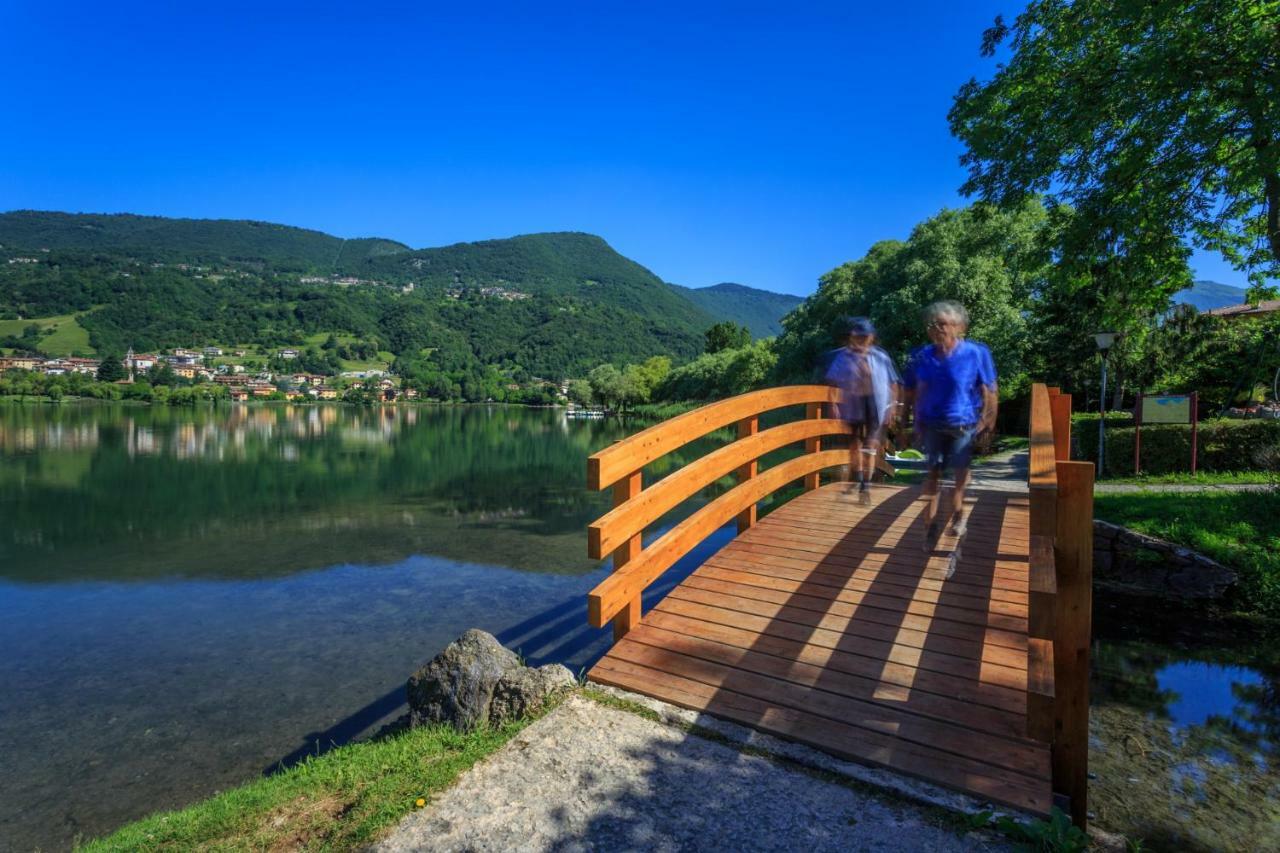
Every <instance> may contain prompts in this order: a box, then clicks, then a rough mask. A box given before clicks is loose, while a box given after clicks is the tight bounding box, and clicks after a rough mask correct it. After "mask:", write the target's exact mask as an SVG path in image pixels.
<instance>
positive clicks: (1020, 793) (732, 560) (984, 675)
mask: <svg viewBox="0 0 1280 853" xmlns="http://www.w3.org/2000/svg"><path fill="white" fill-rule="evenodd" d="M948 491H949V490H948ZM874 495H875V499H874V502H873V504H872V505H871V506H866V507H864V506H860V505H858V504H857V503H856V502H855V501H854V500H853V499H851V498H849V497H847V496H845V495H844V494H843V493H842V487H841V486H838V485H831V486H824V487H822V488H819V489H816V490H814V491H809V492H806V493H804V494H803V495H801V496H799V497H797V498H796V499H794V500H792V501H790V502H789V503H787V504H786V505H785V506H783V507H781V508H780V509H778V510H776V511H775V512H773V513H772V514H770V515H769V516H767V517H765V518H763V519H761V520H760V521H758V522H757V523H756V524H755V525H754V526H753V527H751V528H750V529H748V530H746V531H745V532H744V533H742V534H741V535H740V536H738V537H737V538H736V539H734V540H733V541H732V542H731V543H729V544H728V545H726V546H725V547H724V548H723V549H721V550H720V551H719V552H718V553H717V554H715V555H714V556H713V557H711V558H710V559H708V560H707V561H706V562H705V563H704V564H703V565H702V566H701V567H700V568H698V569H697V570H696V571H695V572H694V573H693V574H692V575H690V576H689V577H688V578H687V579H686V580H685V581H684V582H683V583H681V584H680V585H679V586H678V587H676V588H675V589H674V590H672V591H671V592H670V593H669V594H668V595H667V597H666V598H665V599H664V600H663V601H662V602H661V603H660V604H658V605H657V606H655V607H654V608H653V610H652V611H650V612H649V613H646V614H644V616H643V618H642V620H641V622H640V624H639V625H637V626H636V627H634V628H632V629H631V630H630V631H629V633H627V634H626V636H625V637H623V638H622V639H620V640H619V641H618V642H617V643H616V644H615V645H614V646H613V648H612V649H611V650H610V651H609V653H608V654H607V655H605V656H604V658H602V659H601V660H600V662H599V663H598V664H597V665H596V666H595V667H594V668H593V669H592V670H591V672H590V674H589V677H590V678H591V680H593V681H596V682H599V683H602V684H610V685H614V686H616V687H621V688H624V689H627V690H632V691H635V692H637V693H642V694H645V695H648V696H652V697H654V698H657V699H661V700H663V701H666V702H670V703H672V704H675V705H680V706H683V707H686V708H691V709H694V710H697V711H703V712H706V713H708V714H711V715H714V716H717V717H722V718H725V719H729V720H733V721H735V722H738V723H742V724H745V725H748V726H751V727H753V728H756V729H759V730H761V731H764V732H768V733H771V734H775V735H778V736H781V737H784V738H788V739H791V740H795V741H800V742H803V743H806V744H809V745H811V746H814V747H817V748H819V749H821V750H824V751H826V752H829V753H831V754H834V755H837V756H841V757H844V758H848V759H852V760H855V761H860V762H863V763H868V764H873V765H879V766H883V767H887V768H890V769H892V770H895V771H899V772H901V773H904V774H908V775H911V776H915V777H918V778H921V779H924V780H927V781H929V782H933V783H936V784H939V785H943V786H946V787H949V788H953V789H956V790H960V791H963V792H966V793H970V794H973V795H976V796H978V797H981V798H984V799H990V800H993V801H996V802H1000V803H1004V804H1007V805H1011V806H1015V807H1017V808H1021V809H1025V810H1027V811H1031V812H1035V813H1038V814H1047V813H1048V812H1049V809H1050V806H1051V804H1052V794H1051V785H1050V753H1049V746H1048V745H1047V744H1046V743H1042V742H1038V741H1035V740H1031V739H1029V738H1028V737H1027V736H1026V732H1027V699H1028V697H1027V659H1028V655H1027V645H1028V639H1027V636H1028V596H1029V589H1028V586H1029V581H1028V578H1029V551H1030V533H1029V508H1028V498H1027V496H1026V495H1025V494H1017V493H1012V494H1011V493H997V492H981V491H973V492H971V493H970V496H969V502H970V503H971V504H972V506H971V508H970V522H969V530H968V533H967V534H966V536H965V537H964V539H963V541H962V542H960V543H957V542H956V541H955V540H954V539H952V538H951V537H949V536H943V537H942V539H941V540H939V541H938V542H937V543H936V546H935V547H934V548H933V549H932V551H931V552H929V553H925V551H924V550H923V549H922V548H921V544H920V543H921V541H922V538H923V521H922V519H921V518H920V513H921V509H922V507H923V503H922V501H921V500H920V499H919V491H918V489H917V488H900V487H881V488H879V489H877V490H876V491H875V492H874ZM944 517H945V516H944ZM957 545H958V546H959V547H958V548H957Z"/></svg>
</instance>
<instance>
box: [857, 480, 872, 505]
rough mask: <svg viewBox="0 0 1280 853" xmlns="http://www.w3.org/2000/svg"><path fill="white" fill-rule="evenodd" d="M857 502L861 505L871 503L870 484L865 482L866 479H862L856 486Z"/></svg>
mask: <svg viewBox="0 0 1280 853" xmlns="http://www.w3.org/2000/svg"><path fill="white" fill-rule="evenodd" d="M858 503H860V504H862V505H863V506H870V505H871V486H870V485H868V484H867V481H866V480H863V481H862V483H861V485H859V486H858Z"/></svg>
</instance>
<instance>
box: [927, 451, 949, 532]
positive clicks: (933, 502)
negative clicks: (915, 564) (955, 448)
mask: <svg viewBox="0 0 1280 853" xmlns="http://www.w3.org/2000/svg"><path fill="white" fill-rule="evenodd" d="M942 439H943V436H942V434H941V433H940V432H939V431H938V430H936V429H931V428H930V427H927V426H926V427H925V428H924V463H925V470H926V472H927V473H926V474H925V478H924V496H925V498H926V500H925V505H924V523H925V549H926V550H927V549H928V548H929V547H930V540H932V539H933V537H934V535H936V533H937V530H936V525H937V517H938V492H939V491H940V488H939V481H940V480H941V478H942V466H943V465H944V464H945V463H946V448H944V447H943V445H942Z"/></svg>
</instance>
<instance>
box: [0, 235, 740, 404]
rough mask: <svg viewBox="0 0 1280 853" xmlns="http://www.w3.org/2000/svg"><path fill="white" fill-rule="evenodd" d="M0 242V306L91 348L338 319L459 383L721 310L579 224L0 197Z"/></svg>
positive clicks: (688, 325)
mask: <svg viewBox="0 0 1280 853" xmlns="http://www.w3.org/2000/svg"><path fill="white" fill-rule="evenodd" d="M0 246H3V249H4V254H5V255H6V256H7V257H6V258H5V260H14V263H3V264H0V321H4V320H8V321H10V322H11V324H20V323H25V322H26V321H28V320H31V319H35V318H49V317H59V318H62V317H67V316H68V315H70V316H72V317H73V318H74V322H76V323H78V324H79V325H80V326H81V327H83V329H85V330H87V332H88V337H89V342H90V344H91V346H92V347H93V348H94V349H96V350H97V351H98V352H123V351H124V350H125V349H126V348H128V347H130V346H132V347H134V348H135V349H138V350H149V349H156V348H165V347H174V346H201V345H210V344H217V345H220V346H224V347H225V346H229V345H230V346H235V345H246V344H250V345H252V344H256V345H260V346H263V347H268V346H269V347H276V346H290V345H293V346H298V345H303V344H305V343H307V342H308V341H309V340H310V342H312V343H314V342H315V341H316V340H319V339H323V338H324V337H325V336H326V335H333V336H335V338H338V339H341V340H342V341H344V342H349V343H351V344H352V345H354V346H358V347H359V348H361V349H362V350H363V351H365V352H368V351H384V352H387V351H389V352H390V353H392V354H394V355H395V356H396V369H397V370H399V371H400V372H402V373H404V374H405V375H414V376H417V377H418V378H419V379H421V381H422V383H423V384H428V383H430V382H435V383H437V384H440V385H441V387H444V385H447V384H449V383H452V385H451V386H450V387H452V388H454V389H455V390H456V389H463V391H462V392H461V393H463V395H464V396H467V397H468V398H477V397H479V398H483V395H484V393H486V392H487V389H491V388H493V387H500V386H501V385H502V384H504V383H505V382H508V381H517V382H519V381H523V380H525V379H528V378H531V377H535V376H537V377H543V378H547V379H559V378H563V377H568V376H581V375H584V374H585V373H586V372H587V371H589V370H590V369H591V368H592V367H594V366H595V365H597V364H599V363H601V362H603V361H613V362H615V363H627V362H633V361H639V360H642V359H644V358H647V357H649V356H651V355H658V354H665V355H671V356H674V357H675V358H677V359H686V358H690V357H692V356H694V355H697V354H698V353H699V352H700V351H701V349H702V343H703V338H702V334H703V332H704V331H705V330H706V328H707V327H709V326H710V325H712V324H713V323H714V322H716V321H717V320H718V319H721V317H720V316H719V315H718V314H711V313H708V312H707V311H704V310H703V309H701V308H699V307H698V306H697V305H695V304H692V303H691V301H690V300H689V299H687V298H685V296H683V295H682V292H681V291H678V290H676V289H674V288H672V287H671V286H669V285H667V284H666V283H664V282H663V281H662V280H661V279H659V278H658V277H657V276H655V275H654V274H653V273H652V272H650V271H649V270H647V269H645V268H644V267H642V266H640V265H639V264H637V263H635V262H634V261H631V260H629V259H627V258H625V257H623V256H621V255H619V254H618V253H617V252H615V251H614V250H613V249H612V248H611V247H610V246H609V245H608V243H606V242H605V241H604V240H602V239H601V238H599V237H595V236H592V235H589V234H579V233H556V234H531V235H525V236H521V237H513V238H511V239H506V240H486V241H483V242H479V243H460V244H457V245H454V246H445V247H442V248H435V249H421V250H416V251H415V250H411V249H409V247H407V246H404V245H403V244H400V243H397V242H394V241H390V240H378V239H364V240H342V239H340V238H337V237H333V236H330V235H328V234H323V233H321V232H318V231H309V230H306V229H300V228H291V227H288V226H283V225H273V224H270V223H261V222H248V221H228V220H193V219H165V218H160V217H143V216H132V215H97V214H66V213H44V212H36V211H17V212H12V213H6V214H0ZM12 345H14V344H13V342H12V341H11V342H10V343H8V344H6V343H4V342H3V340H0V346H12ZM482 385H483V386H484V388H483V389H482V388H481V386H482ZM468 389H469V390H468Z"/></svg>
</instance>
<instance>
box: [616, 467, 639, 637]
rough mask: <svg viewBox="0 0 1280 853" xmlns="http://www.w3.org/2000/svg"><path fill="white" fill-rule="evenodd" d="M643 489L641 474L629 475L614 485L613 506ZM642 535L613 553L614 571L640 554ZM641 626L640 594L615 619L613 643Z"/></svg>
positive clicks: (623, 544)
mask: <svg viewBox="0 0 1280 853" xmlns="http://www.w3.org/2000/svg"><path fill="white" fill-rule="evenodd" d="M641 488H643V486H642V480H641V476H640V472H639V471H636V472H634V473H632V474H628V475H627V476H625V477H623V478H622V479H621V480H619V481H618V482H616V483H614V484H613V505H614V506H615V507H618V506H622V505H623V504H624V503H626V502H627V501H629V500H631V499H632V498H634V497H636V496H637V495H639V494H640V490H641ZM640 547H641V545H640V534H639V533H637V534H636V535H635V536H632V537H631V538H630V539H628V540H627V541H626V542H623V543H622V544H621V545H619V546H618V548H617V550H616V551H614V552H613V570H614V571H615V572H616V571H617V570H618V569H620V568H622V567H623V566H625V565H626V564H627V563H629V562H631V561H632V560H634V559H635V558H636V557H637V556H639V554H640ZM639 624H640V594H639V593H637V594H636V596H635V598H633V599H632V600H631V601H630V602H629V603H628V604H627V605H626V606H625V607H623V608H622V609H621V610H620V611H618V615H617V616H615V617H613V641H614V642H615V643H616V642H617V641H618V640H621V639H622V638H623V637H625V636H626V635H627V632H628V631H630V630H631V629H632V628H634V627H635V626H637V625H639Z"/></svg>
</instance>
